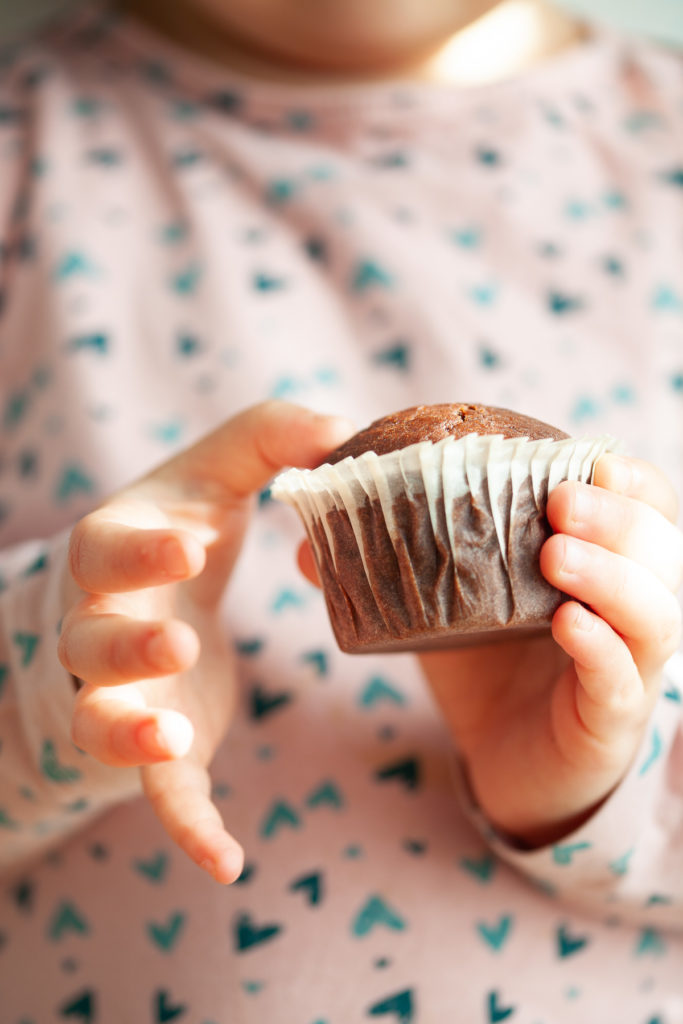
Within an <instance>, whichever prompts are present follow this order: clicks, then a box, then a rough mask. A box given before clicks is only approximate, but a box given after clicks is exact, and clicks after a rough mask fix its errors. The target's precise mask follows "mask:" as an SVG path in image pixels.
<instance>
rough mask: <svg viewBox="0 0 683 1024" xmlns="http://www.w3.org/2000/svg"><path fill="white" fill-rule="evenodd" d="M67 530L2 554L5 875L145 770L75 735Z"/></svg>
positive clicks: (1, 831)
mask: <svg viewBox="0 0 683 1024" xmlns="http://www.w3.org/2000/svg"><path fill="white" fill-rule="evenodd" d="M68 536H69V534H68V531H67V532H65V533H62V534H59V535H58V536H56V537H55V538H53V539H52V540H49V541H29V542H26V543H21V544H17V545H14V546H12V547H10V548H7V549H5V550H4V551H3V552H2V553H0V872H5V871H7V870H9V869H11V868H13V867H18V866H23V865H24V864H25V862H26V861H27V860H28V859H29V858H33V857H34V856H35V855H37V854H39V853H41V852H42V851H44V850H45V849H46V848H47V847H48V846H51V845H54V844H56V843H58V842H61V841H62V840H63V839H64V838H65V837H66V836H67V835H69V834H70V833H71V832H73V831H74V830H76V829H78V828H81V827H82V826H83V825H84V824H85V823H86V822H87V821H89V820H90V819H91V818H92V817H93V816H95V815H96V814H98V813H100V812H101V811H102V810H103V809H104V808H105V807H107V806H108V805H110V804H112V803H115V802H118V801H121V800H125V799H128V798H130V797H133V796H137V795H138V794H139V792H140V788H141V787H140V782H139V772H138V771H137V769H132V768H130V769H128V768H111V767H108V766H106V765H103V764H101V763H99V762H98V761H96V760H95V759H94V758H92V757H90V756H89V755H87V754H85V753H84V752H83V751H81V750H79V749H78V748H77V747H76V746H75V745H74V744H73V743H72V742H71V739H70V723H71V715H72V710H73V705H74V700H75V697H76V689H75V686H74V681H73V678H72V676H71V675H70V674H69V673H68V672H67V671H66V670H65V669H64V668H63V667H62V665H61V663H60V662H59V659H58V657H57V638H58V634H59V627H60V623H61V617H62V615H63V614H64V608H63V598H62V578H63V571H64V566H65V563H66V557H67V550H68Z"/></svg>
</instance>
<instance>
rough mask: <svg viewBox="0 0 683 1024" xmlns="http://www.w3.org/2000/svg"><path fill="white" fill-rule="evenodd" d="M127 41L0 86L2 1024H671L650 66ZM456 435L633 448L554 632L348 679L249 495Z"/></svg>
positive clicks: (203, 22) (660, 200) (529, 53)
mask: <svg viewBox="0 0 683 1024" xmlns="http://www.w3.org/2000/svg"><path fill="white" fill-rule="evenodd" d="M128 6H129V7H130V8H131V10H130V11H129V12H127V13H126V14H125V15H124V16H123V17H115V18H112V17H110V15H109V13H108V12H107V11H103V10H92V9H91V8H88V9H84V10H82V11H80V12H78V13H77V14H76V15H74V16H73V17H72V18H70V19H68V20H67V21H66V23H64V24H63V25H61V26H60V27H57V28H56V29H55V30H54V31H52V32H51V33H48V34H47V35H46V36H45V37H43V38H42V39H41V40H39V41H37V42H36V43H35V44H33V45H32V46H29V47H27V48H25V49H23V50H19V52H18V53H17V54H15V55H14V56H12V55H10V56H8V58H7V61H6V67H5V70H4V73H3V74H4V77H3V85H2V102H1V103H0V133H1V135H0V159H1V160H2V165H1V166H2V172H1V174H0V203H1V204H2V205H1V207H0V223H1V224H2V235H3V237H4V242H3V249H2V258H3V261H2V274H3V277H2V299H3V311H2V321H0V324H1V327H0V330H1V335H0V367H1V371H2V376H1V379H2V385H3V405H2V408H1V409H0V415H1V416H2V430H3V435H2V438H3V439H2V446H3V447H2V462H1V464H0V470H1V472H2V476H1V477H0V485H1V488H2V489H1V503H0V516H1V517H2V518H1V520H0V539H1V541H2V544H3V548H4V550H3V553H2V561H1V562H0V566H1V569H2V579H3V592H2V594H1V595H0V609H1V615H0V625H1V627H2V628H1V630H0V740H1V742H2V746H1V748H0V787H1V788H0V859H1V862H2V865H3V868H4V870H5V872H6V877H7V885H6V889H7V897H6V899H5V900H4V901H3V908H4V909H3V914H2V922H1V927H0V933H1V934H0V993H1V998H2V1007H3V1010H2V1018H3V1022H5V1021H6V1022H8V1024H28V1022H33V1024H47V1022H52V1021H60V1022H61V1021H65V1020H66V1021H70V1020H74V1021H87V1022H92V1024H110V1022H115V1024H122V1022H125V1024H128V1022H130V1024H138V1022H146V1021H152V1022H154V1024H156V1022H162V1021H171V1020H174V1021H179V1022H181V1024H190V1022H191V1024H237V1022H249V1024H250V1022H256V1021H258V1022H262V1021H269V1022H278V1024H279V1022H282V1024H323V1022H324V1024H354V1022H357V1021H358V1022H362V1021H369V1020H373V1019H377V1020H379V1021H387V1022H390V1024H395V1022H401V1024H409V1022H415V1024H417V1022H420V1024H422V1022H424V1024H427V1022H436V1024H445V1022H452V1021H458V1022H465V1024H470V1022H474V1024H476V1022H480V1021H481V1022H494V1021H503V1020H510V1021H512V1022H513V1024H518V1022H519V1024H564V1022H570V1021H571V1022H574V1021H582V1022H591V1024H592V1022H596V1024H597V1022H600V1024H617V1022H618V1024H648V1022H649V1024H655V1022H658V1024H675V1022H680V1021H683V982H682V980H681V977H682V975H681V962H682V957H683V944H682V942H681V926H682V924H683V887H682V884H681V879H682V878H683V870H682V869H683V733H682V729H681V699H682V698H681V683H682V674H681V672H680V669H679V668H678V667H677V661H676V656H674V657H673V658H672V657H671V656H672V655H674V652H675V651H676V649H677V647H678V645H679V637H680V608H679V604H678V602H677V600H676V597H675V593H676V591H677V589H678V587H679V584H680V582H681V567H682V565H683V544H682V540H681V534H680V532H679V531H678V530H677V528H676V526H675V521H676V498H675V494H676V493H680V491H681V485H682V484H683V459H682V454H683V453H682V450H681V449H682V446H683V442H682V440H681V439H682V438H683V403H682V401H681V397H682V391H683V363H682V356H681V341H682V334H681V325H682V322H683V321H682V319H681V317H682V314H683V284H682V281H681V272H680V266H681V239H682V237H683V206H682V204H681V174H682V167H683V164H682V154H681V145H680V139H681V111H682V110H683V79H682V77H681V63H680V59H679V58H678V57H676V56H674V55H672V54H669V53H667V52H666V51H664V50H663V49H660V48H657V47H655V46H650V45H646V44H644V43H642V44H641V43H639V44H636V43H626V42H623V41H621V40H619V39H617V38H613V37H612V36H610V35H609V34H606V33H602V32H594V33H590V32H587V31H585V30H584V29H583V28H582V27H580V26H577V25H576V24H575V23H574V22H573V21H571V19H569V18H566V17H565V16H563V15H561V14H560V13H559V12H557V11H554V10H553V9H552V8H550V7H547V6H545V5H544V4H543V3H542V2H538V3H536V4H531V5H530V6H528V7H527V8H524V10H526V11H527V13H529V14H530V16H533V18H532V22H531V25H530V27H529V26H527V27H525V31H524V33H523V35H522V36H521V37H518V36H517V35H516V34H515V31H514V29H515V24H516V23H515V21H514V17H515V10H517V11H519V7H515V5H505V4H503V5H501V6H500V7H498V8H497V9H496V10H494V11H493V12H492V13H491V14H490V15H489V16H488V17H487V18H485V19H484V20H479V21H478V22H476V25H474V27H472V24H471V23H474V22H475V19H477V18H479V17H480V16H481V15H484V14H485V13H486V12H487V10H488V9H490V8H495V7H496V5H495V4H492V3H491V2H486V0H482V2H476V0H472V2H465V0H463V2H460V3H451V2H447V3H446V2H437V0H433V2H430V3H425V2H424V0H405V2H404V3H402V4H400V5H399V4H396V3H389V0H376V2H375V3H374V4H372V5H369V4H363V3H360V2H351V0H343V2H342V0H329V2H328V3H326V4H316V5H311V4H303V3H300V2H298V3H297V2H295V0H263V2H262V3H260V4H254V3H253V2H247V0H195V2H192V0H183V2H182V3H177V4H173V5H164V6H162V5H155V4H154V3H153V2H152V0H140V2H139V3H137V4H135V3H133V0H129V5H128ZM506 19H507V20H506ZM496 25H497V26H498V30H496ZM500 26H502V29H501V28H500ZM532 29H533V32H532ZM500 31H503V33H504V47H503V49H502V51H500V50H499V51H498V53H499V61H498V66H497V68H496V71H497V72H500V71H501V69H502V70H503V71H504V77H503V78H496V77H495V75H493V80H491V81H486V82H484V83H477V84H471V83H470V84H469V85H465V84H464V83H463V79H464V78H465V77H467V72H468V66H469V65H468V60H469V55H471V54H472V53H473V52H474V53H475V54H479V57H478V59H477V68H478V69H479V70H481V68H482V67H484V66H487V67H488V66H489V65H488V64H486V65H485V61H484V57H491V56H492V55H493V56H495V53H496V52H497V51H496V50H495V48H494V44H495V43H496V41H498V42H500ZM482 40H483V42H482ZM530 40H535V42H534V44H533V45H528V44H529V41H530ZM446 44H448V46H447V45H446ZM482 47H483V49H482ZM551 56H552V57H553V60H550V59H549V58H550V57H551ZM446 57H448V58H449V59H448V60H446V59H445V58H446ZM264 399H270V400H271V401H269V402H266V403H265V404H262V403H263V400H264ZM282 399H287V400H288V399H294V400H296V402H297V403H298V404H296V405H292V404H290V403H289V402H288V401H285V402H283V401H282ZM273 400H275V401H273ZM451 400H468V401H469V400H474V401H483V402H487V403H489V404H497V405H503V406H507V407H510V408H514V409H517V410H519V411H521V412H524V413H526V414H528V415H532V416H536V417H539V418H540V419H543V420H546V421H548V422H551V423H554V424H557V425H558V426H560V427H563V428H565V429H568V430H570V431H571V432H572V433H575V434H582V433H586V434H588V433H590V434H601V433H605V432H609V433H612V434H614V435H615V436H618V437H620V438H622V439H623V440H624V442H625V446H626V449H627V450H628V452H629V453H630V456H632V457H614V456H613V457H605V458H604V459H603V460H601V462H600V463H599V466H598V470H597V475H596V479H595V483H596V484H597V485H598V486H597V487H594V488H590V487H588V486H581V485H562V486H561V487H559V488H558V489H557V490H556V492H555V493H554V494H553V496H552V498H551V502H550V506H549V516H550V519H551V522H552V525H553V527H554V528H555V530H556V535H555V536H553V537H552V538H551V539H550V540H549V541H548V543H547V544H546V546H545V547H544V549H543V554H542V561H541V566H542V570H543V572H544V574H545V575H546V577H547V578H548V579H549V580H550V581H551V582H553V583H555V584H557V585H558V586H561V588H562V589H564V590H565V591H566V592H567V593H568V594H570V595H571V597H572V598H574V599H575V600H572V601H569V602H567V603H566V604H565V605H563V606H562V607H561V608H560V610H559V611H558V613H557V614H556V616H555V619H554V622H553V637H552V638H550V637H547V638H546V637H543V638H540V639H539V638H536V639H534V640H524V641H519V640H518V641H510V642H506V643H504V644H501V645H499V646H492V647H488V648H487V647H484V648H470V649H466V650H462V651H458V652H441V653H439V654H438V655H437V654H432V655H429V656H424V657H422V658H420V659H417V658H414V657H411V656H400V657H399V656H394V657H391V658H388V657H379V656H367V657H358V658H349V657H345V656H343V655H342V654H341V653H340V652H339V651H338V650H337V649H336V647H335V645H334V641H333V639H332V634H331V631H330V628H329V625H328V623H327V620H326V616H325V612H324V608H323V604H322V600H321V597H320V595H319V593H317V592H316V591H315V590H314V589H313V588H312V587H310V586H309V585H308V583H307V582H306V581H305V580H304V579H303V578H302V576H301V574H300V573H299V572H298V571H297V569H296V567H295V561H294V552H295V549H296V546H297V544H298V542H299V540H300V536H301V531H300V528H299V526H298V523H297V522H296V520H295V517H294V516H293V514H292V513H291V510H289V509H287V508H284V507H280V506H276V505H275V504H274V503H273V502H272V501H270V500H269V499H268V492H267V490H265V488H266V485H267V482H268V480H269V479H270V478H271V477H272V476H273V474H274V473H275V472H276V471H277V470H278V469H279V468H280V467H282V466H285V465H289V464H296V465H314V464H315V463H316V462H317V461H319V460H320V459H321V458H322V457H324V455H325V453H326V452H328V451H329V450H330V449H331V448H333V447H334V446H335V445H336V444H337V443H339V442H340V441H341V440H342V439H343V438H344V437H345V436H346V435H347V434H348V433H349V431H350V430H351V429H352V427H351V425H350V424H349V423H348V422H347V420H346V418H345V417H350V419H351V420H352V421H355V423H356V424H358V425H359V426H360V425H364V424H365V423H367V422H369V421H370V420H371V419H373V418H375V417H377V416H379V415H382V414H383V413H386V412H388V411H391V410H394V409H400V408H402V407H405V406H409V405H412V404H416V403H418V402H437V401H451ZM259 403H260V404H259ZM302 406H305V407H307V408H302ZM308 409H312V410H317V411H316V412H310V411H307V410H308ZM330 410H333V411H334V412H335V413H338V414H339V416H340V417H344V418H338V417H337V416H332V417H330V416H326V415H322V413H323V411H325V412H329V411H330ZM655 464H656V465H657V466H658V467H661V468H655ZM252 499H253V500H252ZM252 510H253V514H252ZM248 524H249V526H250V528H249V532H248V533H247V534H246V536H245V531H246V528H247V525H248ZM74 527H75V528H74ZM34 538H44V539H37V540H36V539H34ZM238 555H239V556H240V557H239V561H237V557H238ZM300 560H301V564H302V567H303V568H304V570H305V571H306V572H307V573H308V574H309V575H310V574H311V570H310V556H308V555H307V554H306V550H305V549H303V552H302V554H301V556H300ZM58 632H59V633H60V636H59V641H57V633H58ZM57 644H58V645H59V646H58V652H57ZM58 653H59V657H58ZM668 659H670V660H668ZM437 706H438V707H439V709H440V710H439V711H438V712H437V710H436V708H437ZM228 726H229V729H228ZM72 740H73V742H72ZM141 792H142V797H140V794H141ZM150 805H151V806H150ZM223 822H225V825H224V824H223ZM226 830H227V831H226ZM181 851H184V853H183V852H181ZM185 854H189V856H185ZM192 861H195V862H196V863H197V864H199V865H200V867H202V868H203V869H204V871H203V872H202V871H200V870H198V868H197V867H196V866H195V864H193V863H192ZM217 882H219V883H230V882H234V884H232V885H217V884H216V883H217Z"/></svg>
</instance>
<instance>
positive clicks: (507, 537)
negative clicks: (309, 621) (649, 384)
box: [273, 404, 615, 652]
mask: <svg viewBox="0 0 683 1024" xmlns="http://www.w3.org/2000/svg"><path fill="white" fill-rule="evenodd" d="M614 447H615V444H614V441H613V439H612V438H607V437H603V438H597V439H590V438H588V439H586V438H584V439H581V440H576V439H572V438H570V437H569V436H568V435H567V434H565V433H564V432H562V431H560V430H557V429H556V428H555V427H551V426H549V425H548V424H546V423H541V422H540V421H539V420H535V419H531V418H530V417H528V416H522V415H520V414H518V413H515V412H512V411H510V410H509V409H499V408H495V407H491V406H483V405H476V404H451V405H433V406H424V405H422V406H416V407H414V408H411V409H406V410H404V411H402V412H398V413H393V414H392V415H390V416H386V417H384V418H383V419H380V420H377V421H376V422H374V423H372V424H371V425H370V426H369V427H367V428H366V429H365V430H362V431H360V432H359V433H358V434H356V435H354V437H352V438H351V439H350V440H349V441H347V442H346V443H345V444H344V445H342V446H341V447H340V448H338V449H336V451H334V452H332V453H331V455H330V456H329V457H328V460H327V461H326V463H325V464H324V465H321V466H319V467H318V468H317V469H314V470H296V469H294V470H288V471H287V472H286V473H284V474H281V475H280V476H279V477H278V479H277V480H276V481H275V483H274V486H273V494H274V496H275V497H277V498H280V499H281V500H284V501H287V502H289V503H291V504H293V505H294V506H295V507H296V508H297V509H298V511H299V513H300V514H301V517H302V519H303V521H304V524H305V526H306V529H307V532H308V536H309V539H310V541H311V545H312V548H313V551H314V554H315V559H316V564H317V567H318V572H319V575H320V579H321V582H322V585H323V591H324V594H325V600H326V603H327V608H328V612H329V615H330V620H331V623H332V627H333V629H334V632H335V636H336V638H337V642H338V644H339V646H340V647H341V649H342V650H344V651H348V652H360V651H364V652H370V651H399V650H422V649H427V648H431V647H449V646H458V645H461V644H463V643H478V642H484V641H488V640H491V639H494V638H499V637H502V636H508V635H510V631H511V630H514V631H517V632H521V631H526V632H538V631H541V630H547V629H548V628H549V625H550V621H551V619H552V616H553V613H554V611H555V609H556V608H557V607H558V605H559V604H560V602H561V601H562V600H563V595H562V594H561V593H560V592H559V591H557V590H555V588H553V587H551V586H550V584H548V583H547V582H546V580H545V579H544V578H543V576H542V575H541V572H540V569H539V552H540V549H541V546H542V544H543V542H544V541H545V540H546V538H547V537H548V536H549V534H550V532H551V531H550V526H549V524H548V520H547V518H546V515H545V506H546V501H547V496H548V493H549V490H551V489H552V488H553V487H554V486H556V485H557V484H558V483H559V482H560V481H561V480H565V479H574V480H584V481H587V480H590V479H591V477H592V471H593V466H594V463H595V462H596V460H597V458H598V457H599V455H601V454H602V453H603V452H604V451H606V450H609V449H611V448H614Z"/></svg>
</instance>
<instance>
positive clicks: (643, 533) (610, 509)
mask: <svg viewBox="0 0 683 1024" xmlns="http://www.w3.org/2000/svg"><path fill="white" fill-rule="evenodd" d="M547 514H548V519H549V521H550V525H551V526H552V527H553V529H554V530H556V531H557V532H559V533H568V534H571V535H572V536H573V537H579V538H581V539H582V540H587V541H590V542H591V543H592V544H597V545H599V546H600V547H602V548H606V549H607V550H608V551H613V552H614V553H615V554H618V555H623V556H624V557H625V558H630V559H631V560H632V561H634V562H638V564H639V565H642V566H643V567H644V568H645V569H649V570H650V571H651V572H653V573H654V574H655V576H657V577H658V578H659V579H660V580H661V581H662V583H664V585H665V586H667V587H668V588H669V589H670V590H677V589H678V587H679V586H680V584H681V579H682V578H683V534H682V533H681V532H680V530H678V529H677V528H676V527H675V526H674V525H673V524H672V523H670V522H669V520H668V519H666V518H665V517H664V516H663V515H662V513H661V512H658V511H656V510H655V509H654V508H652V507H651V506H650V505H646V504H645V503H644V502H643V501H640V500H638V499H636V498H628V497H624V496H623V495H621V494H615V493H614V492H613V491H608V490H605V489H604V488H602V487H593V486H591V485H590V484H583V483H578V482H575V481H565V482H564V483H561V484H559V485H558V486H557V487H556V488H555V490H554V491H553V492H552V494H551V495H550V496H549V498H548V505H547Z"/></svg>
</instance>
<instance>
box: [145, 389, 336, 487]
mask: <svg viewBox="0 0 683 1024" xmlns="http://www.w3.org/2000/svg"><path fill="white" fill-rule="evenodd" d="M353 430H354V428H353V425H352V424H351V423H350V421H348V420H346V419H344V418H342V417H339V416H324V415H321V414H319V413H316V412H313V411H312V410H310V409H305V408H304V407H303V406H300V405H293V404H292V403H290V402H279V401H269V402H262V403H261V404H259V405H253V406H251V407H250V408H248V409H245V410H244V411H243V412H240V413H238V414H237V415H236V416H234V417H233V418H232V419H230V420H227V421H226V422H225V423H224V424H222V425H221V426H220V427H218V429H217V430H214V431H213V433H211V434H208V435H207V436H206V437H204V438H202V440H201V441H199V442H198V443H197V444H195V445H194V446H193V447H192V448H188V449H187V450H186V451H185V452H182V453H181V454H180V455H177V456H176V457H175V458H174V459H173V460H171V462H170V463H167V465H168V466H169V467H170V466H171V464H172V466H173V470H172V472H173V476H174V477H175V478H176V479H177V477H178V475H179V474H180V477H181V479H183V482H185V483H191V484H192V483H194V484H197V483H199V484H206V483H207V482H209V483H212V484H213V485H214V486H217V487H218V488H219V493H218V494H216V498H217V500H218V501H221V502H226V503H228V504H230V505H232V504H233V503H234V502H235V501H239V500H240V499H243V498H247V497H249V495H251V494H253V493H254V492H256V491H259V490H260V489H261V488H262V487H264V486H265V484H266V483H267V482H268V481H269V480H270V479H271V477H272V476H274V475H275V473H277V472H278V471H279V470H281V469H283V468H284V467H286V466H299V467H302V468H311V467H313V466H316V465H318V463H320V462H321V461H322V460H323V459H324V458H325V456H326V455H327V454H329V452H331V451H332V450H333V449H334V448H336V447H337V446H338V445H340V444H341V443H342V442H343V441H345V440H346V439H347V438H348V437H349V436H350V435H351V434H352V433H353ZM164 468H165V467H161V470H160V471H158V472H161V473H162V474H163V471H164Z"/></svg>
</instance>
